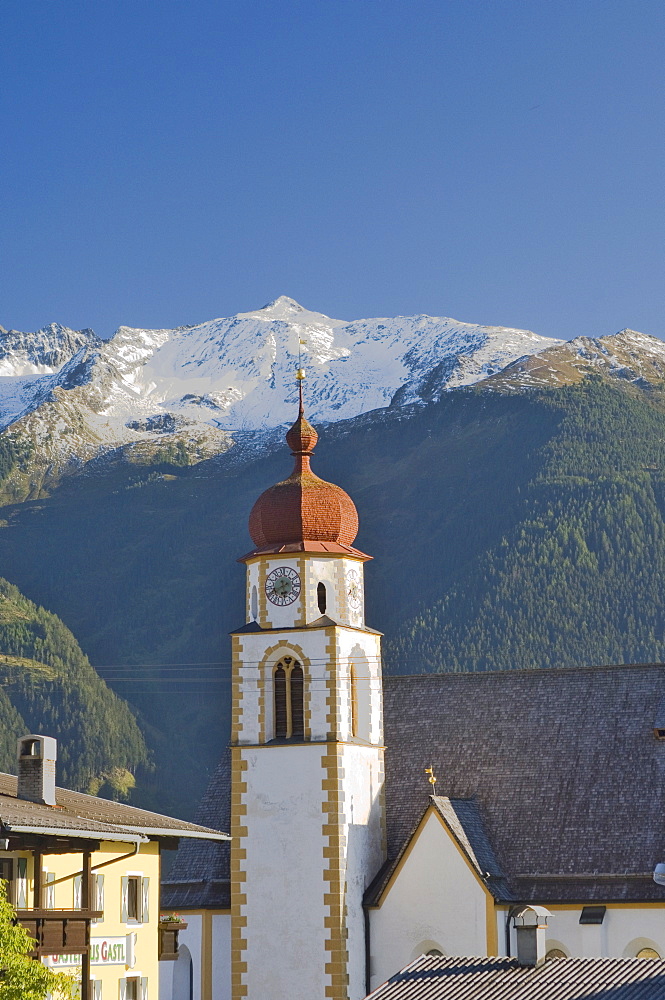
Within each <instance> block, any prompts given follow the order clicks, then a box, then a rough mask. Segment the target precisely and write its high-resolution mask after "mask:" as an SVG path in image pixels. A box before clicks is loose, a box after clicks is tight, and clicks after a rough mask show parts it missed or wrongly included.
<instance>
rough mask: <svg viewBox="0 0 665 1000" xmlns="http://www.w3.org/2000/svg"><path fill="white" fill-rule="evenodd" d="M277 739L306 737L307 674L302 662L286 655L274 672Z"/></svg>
mask: <svg viewBox="0 0 665 1000" xmlns="http://www.w3.org/2000/svg"><path fill="white" fill-rule="evenodd" d="M273 690H274V698H275V739H282V740H285V739H291V738H293V739H300V740H302V739H304V738H305V676H304V674H303V669H302V666H301V665H300V663H298V661H297V660H296V659H294V658H293V657H292V656H284V657H282V659H281V660H280V661H279V663H278V664H277V665H276V666H275V670H274V672H273Z"/></svg>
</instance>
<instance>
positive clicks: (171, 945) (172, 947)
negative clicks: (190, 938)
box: [158, 920, 187, 962]
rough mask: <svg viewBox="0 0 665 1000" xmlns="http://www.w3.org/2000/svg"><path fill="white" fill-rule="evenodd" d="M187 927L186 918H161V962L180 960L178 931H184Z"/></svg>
mask: <svg viewBox="0 0 665 1000" xmlns="http://www.w3.org/2000/svg"><path fill="white" fill-rule="evenodd" d="M186 927H187V924H186V923H185V921H184V920H160V922H159V952H158V956H159V961H160V962H176V961H177V960H178V932H179V931H184V929H185V928H186Z"/></svg>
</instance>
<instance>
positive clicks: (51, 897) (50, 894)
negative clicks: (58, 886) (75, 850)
mask: <svg viewBox="0 0 665 1000" xmlns="http://www.w3.org/2000/svg"><path fill="white" fill-rule="evenodd" d="M44 881H45V883H46V892H45V894H44V895H45V896H46V899H45V900H44V902H45V906H46V909H47V910H53V909H55V886H54V885H51V884H50V883H51V882H55V872H44Z"/></svg>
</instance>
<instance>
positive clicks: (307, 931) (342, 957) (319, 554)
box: [231, 372, 385, 1000]
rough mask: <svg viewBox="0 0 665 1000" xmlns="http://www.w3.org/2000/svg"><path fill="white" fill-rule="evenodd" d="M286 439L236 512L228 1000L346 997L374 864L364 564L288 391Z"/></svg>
mask: <svg viewBox="0 0 665 1000" xmlns="http://www.w3.org/2000/svg"><path fill="white" fill-rule="evenodd" d="M298 375H299V377H300V378H302V372H299V373H298ZM300 385H301V387H302V382H300ZM286 440H287V444H288V445H289V447H290V449H291V452H292V455H293V456H294V459H295V465H294V469H293V472H292V473H291V475H290V476H289V478H288V479H285V480H284V481H283V482H281V483H277V484H276V485H275V486H272V487H271V488H270V489H268V490H266V491H265V493H263V494H262V495H261V496H260V497H259V499H258V500H257V501H256V503H255V504H254V507H253V509H252V512H251V514H250V519H249V530H250V534H251V536H252V540H253V541H254V545H255V546H256V548H255V549H254V551H252V552H250V553H249V554H248V555H246V556H244V557H243V559H242V560H241V562H244V563H245V564H246V566H247V624H245V625H244V626H243V627H242V628H239V629H238V630H237V631H236V632H234V633H233V637H232V642H233V684H232V689H233V728H232V737H231V739H232V751H231V752H232V761H233V763H232V820H231V833H232V837H233V842H232V854H231V913H232V918H231V923H232V932H231V933H232V982H233V987H232V997H233V1000H241V998H243V1000H244V998H247V1000H326V998H329V1000H359V998H361V997H364V996H365V993H366V992H367V991H366V989H365V927H364V915H363V907H362V899H363V893H364V891H365V888H366V887H367V885H368V884H369V882H370V881H371V880H372V878H373V877H374V875H375V874H376V873H377V871H378V870H379V868H380V867H381V864H382V863H383V860H384V858H385V822H384V805H383V723H382V694H381V653H380V634H379V633H378V632H375V631H374V630H373V629H370V628H367V626H366V625H365V615H364V594H363V567H364V563H365V562H366V561H367V559H369V558H370V557H369V556H366V555H364V554H363V553H362V552H360V551H358V550H357V549H355V548H353V541H354V539H355V536H356V533H357V531H358V515H357V513H356V508H355V506H354V504H353V501H352V500H351V498H350V497H349V496H348V495H347V494H346V493H345V492H344V490H342V489H340V488H339V487H338V486H334V485H333V484H332V483H326V482H324V481H323V480H322V479H320V478H319V477H318V476H317V475H315V473H314V472H313V471H312V470H311V468H310V456H311V454H312V452H313V450H314V447H315V445H316V441H317V433H316V431H315V430H314V428H313V427H312V426H311V424H309V423H308V421H307V420H306V419H305V417H304V414H303V407H302V391H301V393H300V411H299V414H298V418H297V420H296V422H295V423H294V424H293V426H292V427H291V429H290V430H289V432H288V434H287V435H286Z"/></svg>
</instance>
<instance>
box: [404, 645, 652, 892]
mask: <svg viewBox="0 0 665 1000" xmlns="http://www.w3.org/2000/svg"><path fill="white" fill-rule="evenodd" d="M664 691H665V665H663V664H647V665H636V666H622V667H592V668H581V669H561V670H557V669H554V670H552V669H548V670H528V671H521V670H520V671H518V670H516V671H502V672H493V673H468V674H428V675H419V676H402V677H390V676H389V677H386V678H385V680H384V706H385V732H386V744H387V749H386V800H387V815H388V848H389V857H391V858H394V857H395V856H396V855H397V854H398V853H399V852H400V850H401V849H402V848H403V845H404V843H405V841H406V840H408V838H409V835H410V834H411V832H412V829H413V824H414V820H415V819H416V818H417V817H418V815H419V814H420V813H421V812H422V809H423V807H424V805H425V803H426V801H427V796H428V792H429V790H430V786H429V784H428V783H427V780H426V775H425V774H424V769H425V768H426V767H433V768H434V773H435V775H436V777H437V778H438V781H437V784H436V789H437V792H438V793H440V794H443V795H446V796H448V797H449V798H451V799H454V800H457V799H466V800H471V801H472V802H473V803H475V809H476V813H475V815H476V817H477V819H479V820H480V821H481V823H482V829H483V836H484V837H486V838H487V840H488V842H489V843H490V844H491V845H492V849H493V852H494V854H495V856H496V859H497V861H498V864H499V865H500V868H501V870H502V871H503V872H504V873H505V874H506V875H507V877H508V878H509V881H510V892H509V893H508V894H507V898H511V897H512V898H515V899H518V900H540V901H543V902H547V901H550V902H555V901H556V900H561V901H565V900H593V899H599V900H605V901H612V900H616V901H619V900H630V899H663V898H665V892H664V890H663V889H662V888H659V887H658V886H656V885H655V883H654V882H653V881H652V879H651V872H652V871H653V868H654V865H655V864H656V862H658V861H659V860H665V826H664V824H663V802H665V742H663V741H659V740H657V739H656V738H655V737H654V733H653V725H654V719H655V716H656V711H657V709H658V706H659V704H660V701H661V697H662V693H663V692H664ZM458 815H459V813H458ZM460 819H461V821H462V823H463V825H464V826H465V829H466V828H467V824H466V822H465V820H464V818H463V817H462V816H460ZM476 821H477V820H474V821H473V823H474V825H475V823H476ZM469 832H470V833H471V836H470V837H469V839H472V836H473V827H470V828H469ZM488 867H489V866H488Z"/></svg>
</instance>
